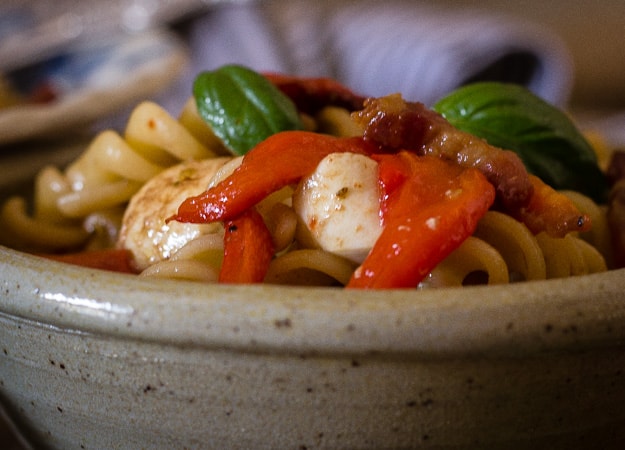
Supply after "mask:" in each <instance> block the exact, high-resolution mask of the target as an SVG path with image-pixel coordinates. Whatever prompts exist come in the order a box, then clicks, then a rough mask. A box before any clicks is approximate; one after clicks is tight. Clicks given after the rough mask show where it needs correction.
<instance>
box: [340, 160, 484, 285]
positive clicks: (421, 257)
mask: <svg viewBox="0 0 625 450" xmlns="http://www.w3.org/2000/svg"><path fill="white" fill-rule="evenodd" d="M375 159H377V160H378V162H379V164H380V166H379V171H380V185H381V187H382V191H383V193H382V195H383V220H384V229H383V231H382V234H381V235H380V237H379V238H378V240H377V242H376V244H375V245H374V247H373V249H372V250H371V252H370V254H369V256H368V257H367V258H366V259H365V261H364V262H363V264H362V265H361V266H360V267H359V268H358V269H357V270H356V271H355V272H354V274H353V276H352V278H351V280H350V282H349V284H348V287H351V288H378V289H384V288H408V287H415V286H417V285H418V283H419V282H420V281H421V280H422V279H423V278H424V277H425V276H426V275H427V274H428V273H429V272H430V271H431V270H432V269H433V268H434V267H436V265H437V264H438V263H439V262H441V261H442V260H443V259H444V258H445V257H446V256H447V255H449V254H450V253H451V252H452V251H453V250H454V249H456V248H457V247H458V246H459V245H460V244H461V243H462V242H463V241H464V240H465V239H466V238H467V237H469V236H470V235H471V234H472V233H473V232H474V231H475V227H476V226H477V223H478V221H479V219H480V218H481V217H482V216H483V215H484V214H485V213H486V211H488V209H489V208H490V206H491V205H492V203H493V201H494V199H495V189H494V188H493V186H492V185H491V184H490V183H489V182H488V181H487V180H486V178H485V177H484V175H482V174H481V173H480V172H479V171H477V170H476V169H472V168H468V169H464V168H462V167H460V166H457V165H453V164H450V163H448V162H445V161H443V160H441V159H439V158H437V157H432V156H417V155H415V154H413V153H409V152H405V151H402V152H400V153H398V154H395V155H378V156H375ZM402 180H403V181H402Z"/></svg>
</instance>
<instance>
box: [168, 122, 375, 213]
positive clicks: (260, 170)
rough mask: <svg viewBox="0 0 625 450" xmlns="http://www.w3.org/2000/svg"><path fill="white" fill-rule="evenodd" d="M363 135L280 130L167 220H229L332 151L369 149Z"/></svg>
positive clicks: (364, 151)
mask: <svg viewBox="0 0 625 450" xmlns="http://www.w3.org/2000/svg"><path fill="white" fill-rule="evenodd" d="M373 151H374V147H373V146H372V144H368V143H366V142H364V141H363V140H362V139H361V138H336V137H333V136H327V135H323V134H318V133H312V132H308V131H284V132H281V133H277V134H274V135H273V136H270V137H269V138H267V139H265V140H264V141H263V142H261V143H260V144H258V145H257V146H256V147H254V148H253V149H252V150H250V152H248V153H247V154H246V155H245V157H244V158H243V162H242V164H241V165H240V166H239V167H238V168H237V169H236V170H235V171H234V172H233V173H232V174H231V175H230V176H229V177H227V178H226V179H225V180H223V181H222V182H221V183H218V184H217V185H216V186H214V187H213V188H211V189H209V190H207V191H205V192H204V193H202V194H200V195H198V196H196V197H190V198H188V199H186V200H185V201H184V202H183V203H182V204H181V205H180V207H179V208H178V213H177V214H176V215H174V216H172V217H170V218H169V219H168V220H177V221H179V222H191V223H207V222H216V221H224V220H230V219H234V218H235V217H237V216H238V215H239V214H241V213H242V212H243V211H245V210H247V209H249V208H251V207H252V206H254V205H255V204H256V203H258V202H259V201H261V200H262V199H263V198H265V197H266V196H267V195H269V194H271V193H272V192H275V191H277V190H279V189H280V188H282V187H284V186H288V185H289V184H292V183H296V182H297V181H299V179H300V178H302V177H303V176H305V175H308V174H309V173H312V172H313V171H314V170H315V168H316V167H317V165H318V164H319V162H320V161H321V160H322V159H323V158H324V157H326V156H327V155H329V154H330V153H337V152H352V153H361V154H370V153H372V152H373Z"/></svg>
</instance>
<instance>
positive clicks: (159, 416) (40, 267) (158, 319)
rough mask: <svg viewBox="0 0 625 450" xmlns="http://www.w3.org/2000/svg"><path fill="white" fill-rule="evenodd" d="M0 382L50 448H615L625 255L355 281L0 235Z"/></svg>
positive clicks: (624, 390) (13, 407) (6, 399)
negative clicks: (215, 280)
mask: <svg viewBox="0 0 625 450" xmlns="http://www.w3.org/2000/svg"><path fill="white" fill-rule="evenodd" d="M0 274H1V275H0V283H1V293H0V343H1V347H2V349H1V351H0V394H1V401H2V403H3V404H4V406H5V407H6V409H7V410H8V412H9V414H10V415H11V417H12V418H13V419H14V420H15V422H16V423H17V425H18V426H19V428H20V429H21V430H22V432H23V433H24V435H26V436H27V437H28V438H29V439H31V440H32V441H33V442H34V443H35V444H36V445H41V446H43V447H44V448H47V447H49V448H59V449H73V448H75V449H94V448H100V449H101V448H107V449H110V448H116V449H139V448H146V449H147V448H149V449H159V448H162V449H174V448H177V449H182V448H188V449H190V448H218V449H226V448H227V449H236V448H241V449H252V448H254V449H262V448H272V449H275V448H294V449H295V448H308V449H312V448H350V449H354V448H372V449H382V448H428V447H431V448H505V449H509V448H530V447H534V448H536V447H538V448H550V449H553V448H603V449H605V448H622V445H623V444H625V408H624V407H623V405H624V404H625V273H624V272H623V271H613V272H609V273H605V274H601V275H593V276H586V277H580V278H575V279H568V280H556V281H548V282H536V283H524V284H518V285H515V286H513V287H476V288H461V289H442V290H435V291H429V292H425V291H420V292H418V291H390V292H361V291H344V290H338V289H306V288H281V287H271V286H269V287H258V286H239V287H228V286H210V285H204V284H199V283H193V282H180V281H172V282H169V281H154V280H147V279H141V278H138V277H133V276H126V275H117V274H113V273H107V272H99V271H94V270H89V269H84V268H78V267H72V266H66V265H64V264H60V263H51V262H48V261H45V260H42V259H39V258H36V257H32V256H27V255H25V254H22V253H18V252H15V251H12V250H9V249H6V248H0Z"/></svg>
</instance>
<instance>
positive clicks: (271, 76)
mask: <svg viewBox="0 0 625 450" xmlns="http://www.w3.org/2000/svg"><path fill="white" fill-rule="evenodd" d="M264 76H265V77H266V78H267V79H268V80H269V81H271V82H272V83H273V84H274V86H276V87H277V88H278V89H280V90H281V91H282V93H284V94H285V95H286V96H287V97H289V98H290V99H291V100H292V101H293V103H295V106H297V109H298V110H299V111H303V112H305V113H308V114H314V113H315V112H317V111H319V110H320V109H322V108H323V107H324V106H340V107H343V108H345V109H347V110H348V111H356V110H359V109H361V108H362V107H363V104H364V101H365V97H364V96H361V95H358V94H355V93H354V92H352V91H351V90H350V89H349V88H347V87H346V86H344V85H342V84H341V83H339V82H338V81H336V80H333V79H331V78H305V77H296V76H290V75H282V74H277V73H265V74H264Z"/></svg>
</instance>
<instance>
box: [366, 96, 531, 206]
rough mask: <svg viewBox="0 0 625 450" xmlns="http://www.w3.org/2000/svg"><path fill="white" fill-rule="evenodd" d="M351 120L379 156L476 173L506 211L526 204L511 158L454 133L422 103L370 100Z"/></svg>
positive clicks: (525, 182) (524, 185) (518, 165)
mask: <svg viewBox="0 0 625 450" xmlns="http://www.w3.org/2000/svg"><path fill="white" fill-rule="evenodd" d="M354 119H355V120H356V121H357V122H358V123H359V125H361V126H362V127H363V128H364V129H365V132H364V138H365V140H368V141H372V142H374V143H376V144H377V145H379V146H380V147H381V148H382V149H383V150H386V151H393V152H394V151H397V150H401V149H403V150H409V151H413V152H415V153H417V154H418V155H434V156H438V157H441V158H443V159H446V160H449V161H455V162H456V163H457V164H459V165H460V166H463V167H473V168H476V169H478V170H479V171H480V172H482V174H484V175H485V176H486V178H487V179H488V181H490V183H491V184H492V185H493V186H494V187H495V191H496V194H497V198H498V199H499V201H500V202H501V204H502V205H503V206H504V207H505V208H506V209H517V208H519V207H522V206H526V205H527V204H528V203H529V201H530V198H531V196H532V192H533V186H532V183H531V181H530V179H529V176H528V173H527V170H526V169H525V166H524V165H523V162H522V161H521V159H520V158H519V157H518V156H517V154H516V153H514V152H512V151H509V150H502V149H500V148H497V147H493V146H492V145H489V144H488V143H487V142H486V141H485V140H483V139H481V138H479V137H476V136H473V135H471V134H469V133H466V132H464V131H461V130H458V129H457V128H455V127H454V126H453V125H451V124H450V123H449V122H448V121H447V120H446V119H445V118H444V117H442V116H441V115H440V114H438V113H436V112H435V111H433V110H431V109H428V108H427V107H426V106H425V105H423V104H422V103H415V102H407V101H405V100H404V99H403V98H402V97H401V95H400V94H392V95H388V96H386V97H380V98H369V99H367V100H366V101H365V107H364V109H363V110H362V111H358V112H355V113H354Z"/></svg>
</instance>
